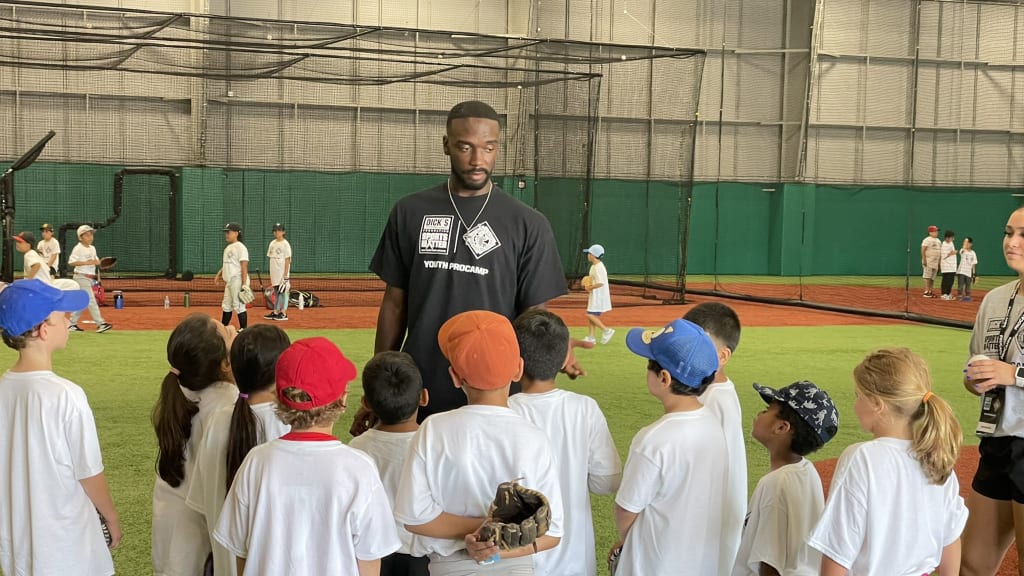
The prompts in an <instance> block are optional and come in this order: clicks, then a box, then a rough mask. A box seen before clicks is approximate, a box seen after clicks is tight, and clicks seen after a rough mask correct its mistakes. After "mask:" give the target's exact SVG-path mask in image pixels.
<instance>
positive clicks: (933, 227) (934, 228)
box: [928, 226, 939, 232]
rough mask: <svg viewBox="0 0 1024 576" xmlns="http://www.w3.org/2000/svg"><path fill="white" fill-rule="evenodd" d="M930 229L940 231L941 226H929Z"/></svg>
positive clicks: (930, 230)
mask: <svg viewBox="0 0 1024 576" xmlns="http://www.w3.org/2000/svg"><path fill="white" fill-rule="evenodd" d="M928 231H929V232H938V231H939V227H938V226H929V227H928Z"/></svg>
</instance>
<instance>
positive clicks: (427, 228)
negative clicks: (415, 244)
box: [420, 215, 455, 254]
mask: <svg viewBox="0 0 1024 576" xmlns="http://www.w3.org/2000/svg"><path fill="white" fill-rule="evenodd" d="M454 220H455V217H454V216H447V215H445V216H424V217H423V225H422V226H421V227H420V254H447V253H448V247H449V245H450V244H451V236H452V222H454Z"/></svg>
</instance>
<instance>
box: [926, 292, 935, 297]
mask: <svg viewBox="0 0 1024 576" xmlns="http://www.w3.org/2000/svg"><path fill="white" fill-rule="evenodd" d="M924 297H925V298H935V294H933V293H931V292H925V293H924Z"/></svg>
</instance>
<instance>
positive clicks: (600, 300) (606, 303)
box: [587, 262, 612, 312]
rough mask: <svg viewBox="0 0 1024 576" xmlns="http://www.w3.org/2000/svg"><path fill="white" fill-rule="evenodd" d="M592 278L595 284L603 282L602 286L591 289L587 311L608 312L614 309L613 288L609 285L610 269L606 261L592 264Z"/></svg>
mask: <svg viewBox="0 0 1024 576" xmlns="http://www.w3.org/2000/svg"><path fill="white" fill-rule="evenodd" d="M590 280H591V281H592V282H593V283H594V284H603V286H601V287H600V288H595V289H593V290H591V291H590V299H589V300H588V301H587V312H607V311H609V310H611V309H612V289H611V287H610V286H608V270H607V269H606V268H605V267H604V262H598V263H597V264H591V265H590Z"/></svg>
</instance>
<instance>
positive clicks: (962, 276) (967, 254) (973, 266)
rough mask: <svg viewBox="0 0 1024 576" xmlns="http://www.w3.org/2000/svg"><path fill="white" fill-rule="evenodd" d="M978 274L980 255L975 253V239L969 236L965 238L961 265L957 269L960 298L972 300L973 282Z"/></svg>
mask: <svg viewBox="0 0 1024 576" xmlns="http://www.w3.org/2000/svg"><path fill="white" fill-rule="evenodd" d="M977 276H978V255H977V254H975V253H974V239H973V238H971V237H970V236H968V237H966V238H964V245H963V248H961V249H960V267H959V268H957V269H956V277H957V284H958V288H959V292H960V299H961V300H963V301H964V302H970V301H971V284H973V283H974V280H975V278H977Z"/></svg>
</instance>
